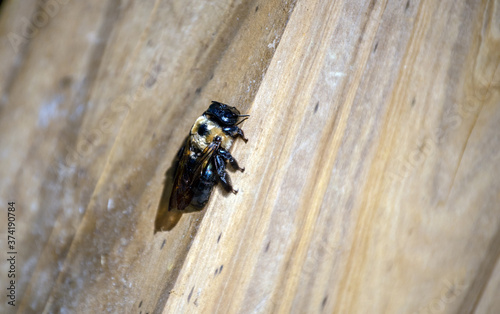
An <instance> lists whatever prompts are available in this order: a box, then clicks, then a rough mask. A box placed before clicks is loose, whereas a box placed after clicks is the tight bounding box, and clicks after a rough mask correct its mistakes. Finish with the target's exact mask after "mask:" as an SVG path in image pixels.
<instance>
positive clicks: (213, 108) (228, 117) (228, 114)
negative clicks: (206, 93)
mask: <svg viewBox="0 0 500 314" xmlns="http://www.w3.org/2000/svg"><path fill="white" fill-rule="evenodd" d="M204 114H205V115H209V116H211V117H213V118H214V119H215V120H217V122H219V123H220V124H222V125H225V126H231V125H235V124H236V123H238V118H240V117H246V116H247V115H241V114H240V112H239V111H238V109H236V108H235V107H229V106H228V105H225V104H223V103H220V102H217V101H212V104H211V105H210V107H208V109H207V111H205V113H204Z"/></svg>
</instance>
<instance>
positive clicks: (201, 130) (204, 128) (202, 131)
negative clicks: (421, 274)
mask: <svg viewBox="0 0 500 314" xmlns="http://www.w3.org/2000/svg"><path fill="white" fill-rule="evenodd" d="M198 134H199V135H201V136H205V135H207V134H208V127H207V125H206V124H202V125H200V126H199V127H198Z"/></svg>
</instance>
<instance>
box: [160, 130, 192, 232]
mask: <svg viewBox="0 0 500 314" xmlns="http://www.w3.org/2000/svg"><path fill="white" fill-rule="evenodd" d="M188 137H189V135H188V136H186V138H185V139H184V140H183V141H182V143H185V142H186V140H187V139H188ZM181 149H182V146H181ZM178 164H179V154H178V153H177V154H175V156H174V159H173V160H172V163H171V165H170V168H168V169H167V171H166V172H165V181H164V185H163V192H162V194H161V198H160V203H159V204H158V210H157V212H156V218H155V229H154V233H157V232H159V231H170V230H172V229H173V228H174V227H175V226H176V225H177V223H178V222H179V220H180V219H181V216H182V214H183V213H190V212H193V211H194V210H189V209H187V210H185V211H182V212H180V211H169V210H168V209H169V200H170V194H171V193H172V187H173V186H174V176H175V170H176V169H177V165H178Z"/></svg>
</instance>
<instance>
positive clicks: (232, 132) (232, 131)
mask: <svg viewBox="0 0 500 314" xmlns="http://www.w3.org/2000/svg"><path fill="white" fill-rule="evenodd" d="M222 131H224V133H226V134H227V135H229V136H231V137H233V138H236V137H238V136H239V137H241V138H242V139H243V140H244V141H245V143H246V142H248V139H247V138H246V137H245V134H244V133H243V130H242V129H240V128H239V127H238V126H236V125H233V126H227V127H225V128H222Z"/></svg>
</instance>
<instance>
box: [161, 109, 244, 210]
mask: <svg viewBox="0 0 500 314" xmlns="http://www.w3.org/2000/svg"><path fill="white" fill-rule="evenodd" d="M248 117H249V115H242V114H240V112H239V111H238V109H236V108H235V107H230V106H228V105H226V104H223V103H220V102H217V101H212V104H211V105H210V107H208V109H207V110H206V111H205V112H204V113H203V114H202V115H201V116H200V117H199V118H198V119H197V120H196V122H195V123H194V125H193V127H192V128H191V131H190V133H189V136H188V137H187V139H186V142H185V144H184V146H183V147H182V148H181V149H180V150H179V153H178V155H177V160H178V161H177V169H176V171H175V177H174V184H173V188H172V193H171V194H170V201H169V209H168V210H169V211H172V210H180V211H182V210H185V209H186V208H187V207H188V206H192V207H193V208H194V210H202V209H203V207H204V206H205V205H206V204H207V202H208V200H209V198H210V195H211V193H212V189H213V187H214V186H215V185H216V184H217V183H218V182H220V183H221V184H222V186H223V187H224V189H225V190H226V191H227V192H232V193H234V194H236V193H237V192H238V191H237V190H235V189H233V186H232V184H231V178H230V177H229V175H228V174H227V172H226V162H229V164H230V165H231V167H232V168H233V169H235V170H240V171H241V172H243V171H244V170H245V168H241V167H240V166H239V165H238V162H237V161H236V159H234V157H233V156H232V155H231V154H230V153H229V149H230V148H231V145H232V144H233V142H234V140H235V139H237V138H238V137H241V138H242V139H243V140H244V141H245V142H247V141H248V139H247V138H246V137H245V135H244V133H243V130H242V129H240V128H239V127H238V125H239V124H240V123H241V122H243V121H244V120H246V119H248Z"/></svg>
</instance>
